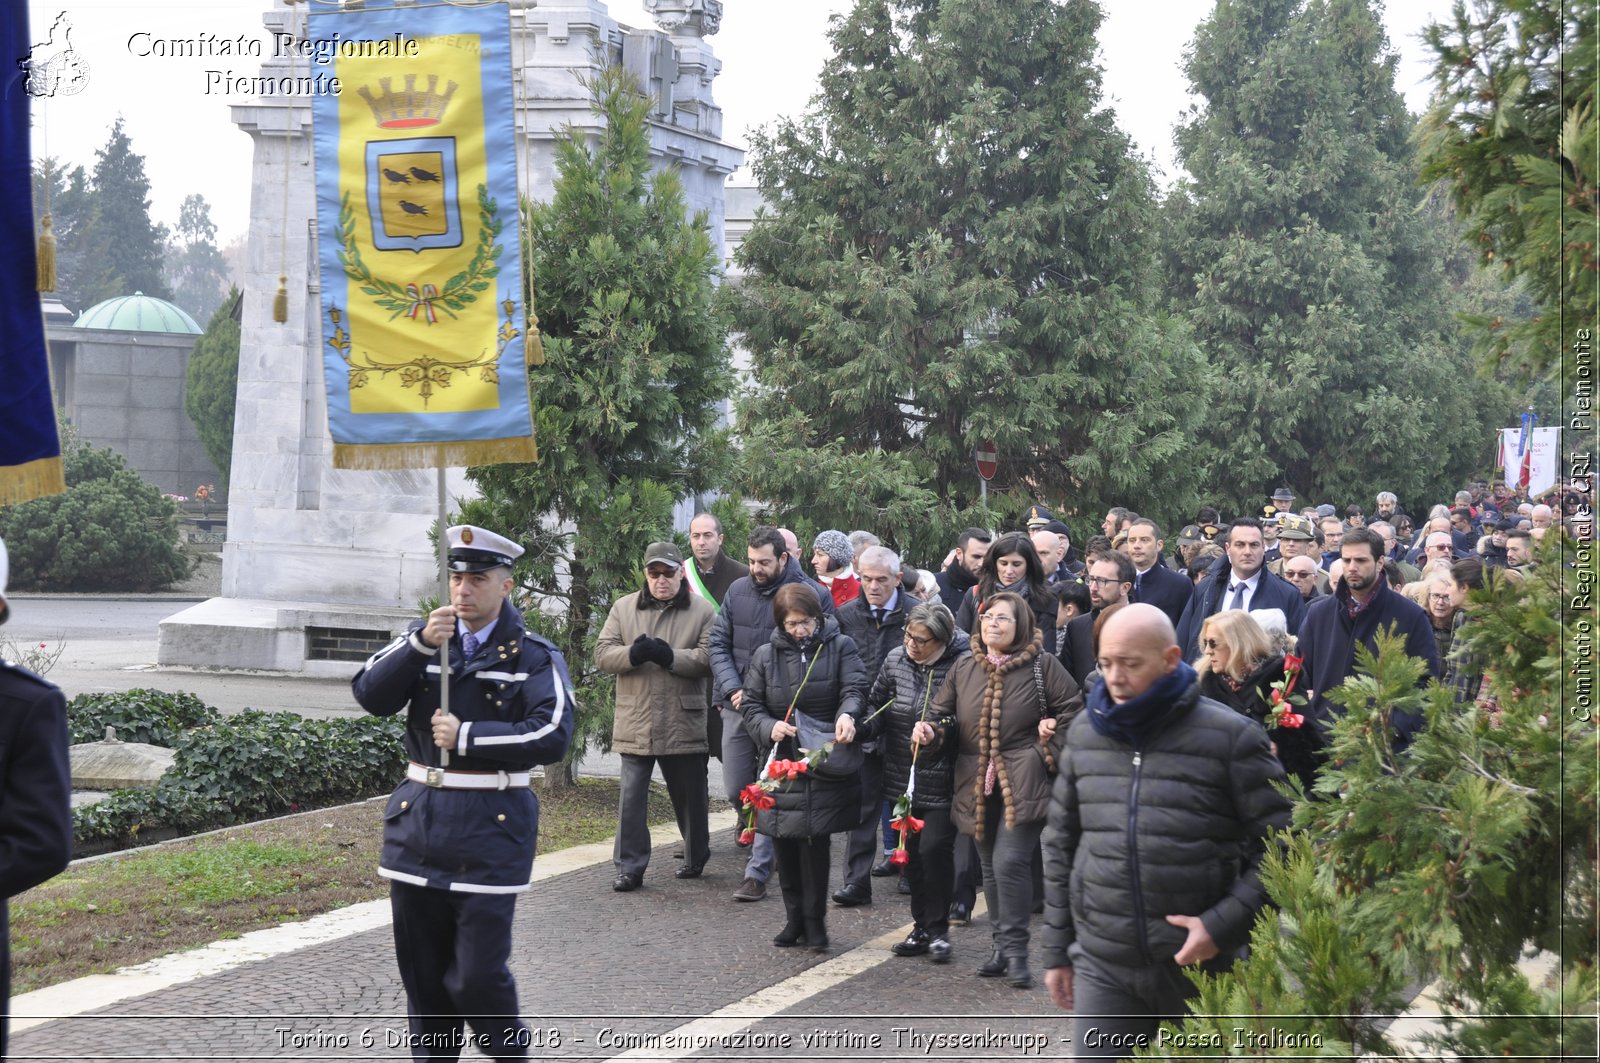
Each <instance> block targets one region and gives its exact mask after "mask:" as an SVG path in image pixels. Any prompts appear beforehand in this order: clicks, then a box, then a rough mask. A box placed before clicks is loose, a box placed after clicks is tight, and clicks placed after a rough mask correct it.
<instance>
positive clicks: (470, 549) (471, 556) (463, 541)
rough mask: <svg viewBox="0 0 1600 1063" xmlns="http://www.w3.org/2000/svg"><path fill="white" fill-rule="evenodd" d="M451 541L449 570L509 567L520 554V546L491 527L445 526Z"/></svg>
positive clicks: (447, 536) (465, 570)
mask: <svg viewBox="0 0 1600 1063" xmlns="http://www.w3.org/2000/svg"><path fill="white" fill-rule="evenodd" d="M444 534H445V538H446V539H448V540H449V543H450V571H451V572H487V571H489V570H490V569H491V568H500V567H501V566H505V567H506V568H510V567H511V563H512V562H513V561H515V560H516V559H517V558H519V557H521V556H522V553H523V550H522V547H520V546H518V545H517V544H516V543H514V542H512V541H511V540H510V539H507V538H506V537H505V536H504V535H496V534H495V533H494V532H492V531H485V530H484V529H482V528H474V527H473V526H472V525H470V524H457V525H456V526H455V527H453V528H446V529H445V532H444Z"/></svg>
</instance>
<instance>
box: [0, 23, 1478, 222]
mask: <svg viewBox="0 0 1600 1063" xmlns="http://www.w3.org/2000/svg"><path fill="white" fill-rule="evenodd" d="M7 2H14V0H7ZM271 6H272V3H271V0H144V2H134V0H48V2H45V0H28V7H29V12H30V18H31V30H32V34H33V37H34V39H35V40H41V39H43V38H44V36H45V35H47V34H48V33H49V30H50V27H51V25H52V23H53V22H54V21H55V20H56V18H57V16H58V15H60V14H61V13H63V12H65V13H66V16H67V19H68V20H69V21H70V23H71V25H72V38H71V40H72V45H73V47H74V49H75V50H76V51H77V52H78V53H79V55H80V56H82V58H83V59H84V60H85V61H86V62H87V63H88V66H89V81H88V85H87V87H86V88H85V89H84V90H83V91H82V92H80V93H78V94H76V95H72V96H66V97H57V98H55V99H52V100H49V101H47V102H46V103H44V104H42V105H41V104H37V103H36V104H35V111H34V121H35V127H34V142H33V153H34V157H35V158H40V157H43V156H44V155H45V154H49V155H53V156H55V157H56V158H57V159H60V160H62V161H65V162H69V163H72V164H82V165H84V166H85V167H86V168H87V167H91V166H92V165H93V162H94V152H95V149H96V148H98V147H100V146H101V145H102V144H104V143H105V139H106V134H107V131H108V130H109V129H110V127H111V123H112V122H113V121H114V120H115V119H116V117H117V115H119V114H120V115H121V116H122V117H123V118H124V119H125V122H126V128H127V132H128V135H129V136H130V137H131V138H132V140H133V147H134V150H135V151H137V152H138V153H140V154H141V155H143V156H144V157H145V168H146V172H147V173H148V174H149V176H150V181H151V185H152V189H151V200H152V202H151V212H152V214H154V216H155V218H156V220H157V221H159V222H163V223H166V224H168V225H170V224H172V223H173V222H174V221H176V219H177V214H178V205H179V204H180V203H181V202H182V201H183V198H184V197H185V196H186V195H189V194H190V193H194V192H199V193H200V194H202V195H204V196H205V197H206V199H207V200H208V201H209V202H210V204H211V208H212V218H213V220H214V221H216V223H217V226H218V229H219V230H220V234H219V243H227V242H228V241H229V240H230V239H232V238H233V237H235V236H238V235H241V234H242V233H243V232H244V231H245V229H246V227H247V225H248V220H249V192H250V156H251V140H250V138H249V137H248V136H247V135H246V134H245V133H243V132H241V131H240V130H239V129H238V128H237V127H236V126H234V125H233V123H232V121H231V120H230V116H229V108H228V104H229V103H230V102H246V103H248V102H249V98H248V97H238V96H234V97H230V96H228V95H227V94H226V93H224V92H222V91H221V90H220V89H218V88H217V87H215V86H208V76H207V71H208V70H223V71H231V72H232V74H233V75H234V76H240V77H250V76H253V75H254V74H255V73H256V68H257V66H258V65H259V60H253V59H243V60H235V59H229V58H217V57H212V58H171V57H157V56H148V55H145V56H141V55H138V54H135V53H137V52H139V51H148V50H149V49H148V45H146V44H145V42H146V41H147V40H148V39H156V40H168V39H174V38H181V39H192V38H197V37H200V36H202V35H204V34H215V35H216V36H217V37H219V38H237V37H239V36H240V35H241V34H242V35H245V36H247V37H251V38H256V39H259V40H262V41H263V42H267V41H268V38H267V34H266V31H265V30H264V29H263V28H262V25H261V13H262V12H263V11H265V10H267V9H269V8H270V7H271ZM609 6H610V10H611V13H612V15H613V16H614V17H615V18H616V19H618V21H621V22H623V23H626V24H630V25H636V26H650V25H652V23H651V21H650V19H649V17H648V16H647V15H646V14H645V13H644V9H643V4H642V3H640V2H639V0H616V2H614V3H612V4H610V5H609ZM849 6H850V4H849V2H848V0H799V2H795V0H787V2H785V0H726V2H725V9H724V15H723V22H722V29H721V32H719V33H718V34H717V35H716V36H715V37H712V38H711V45H712V47H713V49H714V50H715V51H716V54H717V56H718V57H719V58H720V59H721V60H722V63H723V69H722V75H721V76H720V77H719V78H718V80H717V83H716V90H715V91H716V95H717V99H718V100H719V101H720V103H721V105H722V108H723V114H724V130H725V133H726V136H727V137H728V139H729V140H731V141H733V142H734V143H736V144H739V145H741V146H743V145H744V144H745V143H746V141H745V137H744V134H745V131H746V130H748V129H750V128H753V127H756V126H760V125H762V124H763V123H765V122H768V121H770V120H772V119H773V118H774V117H776V116H778V115H785V114H788V115H793V114H798V113H799V112H800V111H802V110H803V109H804V108H805V105H806V102H807V100H808V99H809V98H810V96H811V95H812V93H813V92H814V91H815V87H816V78H817V73H818V72H819V71H820V70H821V68H822V64H823V62H824V61H825V60H826V59H827V57H828V42H827V38H826V35H825V34H826V30H827V25H828V16H829V15H830V14H831V13H833V12H836V11H843V10H846V9H848V7H849ZM1103 6H1104V7H1105V9H1106V21H1105V24H1104V25H1103V26H1102V28H1101V31H1100V45H1101V65H1102V68H1103V69H1104V74H1105V93H1106V100H1107V102H1108V103H1109V104H1110V105H1111V106H1112V107H1113V108H1114V109H1115V111H1116V113H1117V118H1118V121H1119V123H1120V124H1121V126H1122V128H1123V129H1124V130H1126V131H1127V133H1128V134H1129V135H1130V136H1131V137H1132V139H1133V141H1134V143H1135V144H1136V145H1137V146H1138V150H1139V152H1140V154H1142V155H1144V156H1146V157H1147V158H1149V159H1151V160H1152V161H1153V162H1154V163H1155V165H1156V168H1157V171H1158V173H1159V174H1161V175H1163V181H1165V180H1168V179H1170V177H1171V174H1172V171H1173V170H1174V169H1175V167H1174V164H1173V162H1172V127H1173V125H1174V124H1175V123H1176V122H1177V120H1178V118H1179V116H1180V115H1181V114H1182V113H1183V111H1184V109H1185V107H1186V106H1187V105H1188V102H1189V100H1188V92H1187V84H1186V82H1185V80H1184V77H1183V73H1182V70H1181V68H1180V67H1181V61H1182V53H1183V49H1184V47H1185V46H1186V45H1187V44H1188V42H1189V39H1190V37H1191V36H1192V35H1193V33H1194V27H1195V25H1196V24H1197V23H1198V22H1199V21H1200V20H1201V19H1202V18H1203V17H1204V16H1205V15H1206V14H1207V12H1209V11H1210V9H1211V6H1212V5H1211V4H1210V3H1208V2H1205V0H1107V2H1106V3H1104V5H1103ZM1449 9H1450V0H1390V2H1389V3H1388V4H1387V10H1386V13H1385V22H1386V24H1387V26H1388V31H1389V41H1390V44H1391V46H1392V47H1393V48H1394V49H1395V50H1396V51H1397V52H1398V53H1399V55H1400V67H1399V78H1398V87H1399V89H1400V91H1401V92H1402V93H1404V95H1405V97H1406V100H1407V101H1408V103H1409V104H1410V107H1411V109H1412V110H1413V111H1420V110H1421V109H1422V107H1423V105H1424V104H1425V102H1426V100H1427V95H1428V88H1429V86H1428V85H1427V77H1428V71H1429V65H1428V62H1427V57H1426V55H1425V54H1424V51H1423V48H1422V45H1421V42H1420V40H1419V37H1418V34H1419V33H1420V31H1421V29H1422V27H1423V26H1425V25H1426V24H1427V23H1428V22H1430V21H1433V20H1435V19H1442V18H1444V17H1445V16H1446V15H1447V14H1448V12H1449ZM142 34H148V35H149V37H148V38H146V37H142V36H138V35H142ZM265 50H266V51H268V52H270V44H267V45H266V46H265ZM745 178H746V175H745V174H744V173H740V174H736V175H735V178H734V179H735V181H740V180H743V179H745Z"/></svg>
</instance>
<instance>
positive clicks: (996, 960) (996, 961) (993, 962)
mask: <svg viewBox="0 0 1600 1063" xmlns="http://www.w3.org/2000/svg"><path fill="white" fill-rule="evenodd" d="M1005 973H1006V958H1005V957H1004V956H1002V955H1000V950H999V949H995V950H994V954H993V955H991V956H990V957H989V958H988V959H987V960H986V961H984V962H983V963H981V964H979V965H978V977H979V978H999V977H1000V976H1001V975H1003V974H1005Z"/></svg>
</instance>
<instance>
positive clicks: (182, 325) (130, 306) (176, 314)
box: [72, 292, 205, 336]
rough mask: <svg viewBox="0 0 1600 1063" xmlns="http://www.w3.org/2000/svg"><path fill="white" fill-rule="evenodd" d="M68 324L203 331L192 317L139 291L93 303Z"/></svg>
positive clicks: (125, 330) (114, 327)
mask: <svg viewBox="0 0 1600 1063" xmlns="http://www.w3.org/2000/svg"><path fill="white" fill-rule="evenodd" d="M72 327H73V328H107V329H120V330H121V331H123V332H189V333H193V334H194V335H197V336H198V335H199V334H200V333H202V332H204V331H205V330H204V329H202V328H201V327H200V326H199V325H197V324H195V321H194V318H192V317H190V316H189V315H188V314H186V313H184V312H183V311H182V310H180V309H179V308H178V307H176V306H174V305H172V304H171V303H169V302H167V301H166V300H165V299H157V298H155V297H154V296H149V295H146V294H144V293H143V292H134V293H133V294H132V295H123V296H119V297H118V298H116V299H107V300H106V301H105V302H103V303H96V304H95V305H94V306H91V307H90V308H89V309H87V310H85V311H84V312H83V313H81V314H79V315H78V320H77V321H74V322H73V323H72Z"/></svg>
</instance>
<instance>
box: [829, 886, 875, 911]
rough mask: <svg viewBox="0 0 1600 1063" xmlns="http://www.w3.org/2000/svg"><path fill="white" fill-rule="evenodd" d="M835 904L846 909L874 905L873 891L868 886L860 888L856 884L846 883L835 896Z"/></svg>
mask: <svg viewBox="0 0 1600 1063" xmlns="http://www.w3.org/2000/svg"><path fill="white" fill-rule="evenodd" d="M833 903H834V904H838V905H841V906H843V907H845V908H854V907H855V906H856V905H858V904H871V903H872V890H871V888H870V887H867V886H858V885H856V884H855V883H854V882H846V883H845V884H844V885H843V886H841V887H840V888H839V892H838V893H835V894H834V895H833Z"/></svg>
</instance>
